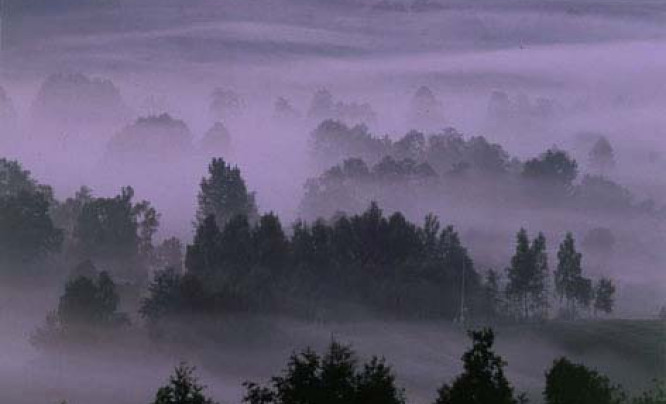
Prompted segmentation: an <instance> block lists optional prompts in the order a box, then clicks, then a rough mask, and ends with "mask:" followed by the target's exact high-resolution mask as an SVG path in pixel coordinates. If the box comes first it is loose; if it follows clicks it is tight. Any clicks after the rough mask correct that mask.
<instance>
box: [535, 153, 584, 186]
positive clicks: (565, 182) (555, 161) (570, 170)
mask: <svg viewBox="0 0 666 404" xmlns="http://www.w3.org/2000/svg"><path fill="white" fill-rule="evenodd" d="M577 175H578V164H577V163H576V161H575V160H573V159H572V158H571V157H569V155H568V154H567V153H566V152H564V151H562V150H557V149H551V150H548V151H546V152H545V153H543V154H542V155H541V156H539V157H538V158H534V159H531V160H528V161H526V162H525V165H524V168H523V176H524V177H525V178H528V179H531V180H535V181H538V182H540V183H542V184H544V185H554V186H558V187H570V186H571V183H572V182H573V180H574V179H576V176H577Z"/></svg>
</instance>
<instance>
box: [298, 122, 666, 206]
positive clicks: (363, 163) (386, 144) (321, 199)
mask: <svg viewBox="0 0 666 404" xmlns="http://www.w3.org/2000/svg"><path fill="white" fill-rule="evenodd" d="M312 156H313V161H316V162H317V163H318V164H319V165H320V168H322V169H326V171H324V173H323V174H321V175H320V176H319V177H316V178H312V179H311V180H310V181H309V182H308V184H307V186H306V193H305V195H304V198H303V201H302V203H301V213H302V215H303V216H304V217H308V218H312V217H319V216H324V217H329V216H331V215H333V214H335V213H336V212H337V211H346V212H359V211H360V210H361V209H363V208H364V207H365V206H367V203H368V202H369V200H371V199H376V200H377V201H378V202H380V203H385V204H388V205H390V206H394V207H395V208H396V209H399V210H405V209H409V207H410V206H412V205H414V204H417V205H421V204H423V201H428V200H432V199H442V198H444V199H445V200H447V201H449V202H450V203H453V204H456V203H458V204H469V203H473V204H481V205H483V204H484V203H485V204H487V203H489V201H498V200H500V201H502V202H503V203H504V204H505V205H507V206H508V205H512V206H523V207H532V208H544V207H546V208H551V207H557V208H569V209H594V210H601V211H610V212H617V211H621V212H623V214H640V213H649V214H657V215H662V216H663V214H664V212H666V211H665V210H664V208H663V207H662V208H659V207H656V206H655V205H654V202H652V201H649V200H648V201H642V202H639V201H636V200H635V198H634V197H633V196H632V194H631V193H630V192H629V191H628V190H627V189H626V188H624V187H623V186H621V185H619V184H617V183H616V182H614V181H612V180H611V179H609V177H608V174H609V171H610V169H611V168H612V167H613V165H614V154H613V149H612V146H611V145H610V143H609V142H608V140H607V139H606V138H604V137H600V138H599V139H598V140H597V142H596V143H595V145H594V146H593V148H592V149H591V150H590V155H589V159H590V161H589V165H588V166H589V169H590V173H589V174H585V175H584V176H582V178H580V179H578V178H579V171H580V170H579V164H578V163H577V162H576V161H575V160H574V159H573V158H572V157H571V156H570V155H569V154H568V153H566V152H565V151H563V150H559V149H555V148H553V149H550V150H547V151H545V152H544V153H543V154H541V155H540V156H537V157H535V158H532V159H529V160H526V161H521V160H519V159H517V158H515V157H511V156H510V155H509V154H508V153H507V152H506V151H505V150H504V149H503V148H502V147H501V146H500V145H498V144H494V143H490V142H488V141H487V140H486V139H485V138H484V137H483V136H473V137H469V138H465V137H464V136H463V135H462V134H461V133H459V132H457V131H456V130H455V129H453V128H448V129H445V130H443V131H440V132H437V133H434V134H430V135H426V134H424V133H423V132H419V131H410V132H409V133H407V134H406V135H405V136H404V137H402V138H400V139H399V140H395V141H394V140H391V139H389V138H388V137H375V136H373V135H372V134H371V133H370V132H369V131H368V128H367V127H366V126H364V125H356V126H348V125H346V124H345V123H342V122H339V121H334V120H327V121H324V122H322V123H321V124H320V125H319V126H318V127H317V129H316V130H315V131H314V132H313V134H312Z"/></svg>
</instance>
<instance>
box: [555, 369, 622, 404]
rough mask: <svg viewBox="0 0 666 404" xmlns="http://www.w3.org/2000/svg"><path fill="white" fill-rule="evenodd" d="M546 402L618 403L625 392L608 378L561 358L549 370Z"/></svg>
mask: <svg viewBox="0 0 666 404" xmlns="http://www.w3.org/2000/svg"><path fill="white" fill-rule="evenodd" d="M543 395H544V398H545V400H546V404H619V403H622V402H623V401H624V396H623V394H622V392H621V391H620V389H619V388H618V387H617V386H613V385H612V384H611V383H610V381H609V380H608V378H607V377H606V376H604V375H602V374H599V373H598V372H597V371H595V370H591V369H588V368H587V367H585V366H583V365H578V364H575V363H572V362H570V361H569V360H568V359H566V358H560V359H558V360H556V361H555V362H554V363H553V366H552V367H551V368H550V370H548V372H547V373H546V389H545V390H544V393H543Z"/></svg>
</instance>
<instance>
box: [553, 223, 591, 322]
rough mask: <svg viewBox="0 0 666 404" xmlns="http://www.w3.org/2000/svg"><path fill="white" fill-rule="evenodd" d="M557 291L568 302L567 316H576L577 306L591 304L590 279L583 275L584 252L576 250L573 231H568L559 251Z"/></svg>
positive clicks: (556, 278) (556, 274)
mask: <svg viewBox="0 0 666 404" xmlns="http://www.w3.org/2000/svg"><path fill="white" fill-rule="evenodd" d="M557 259H558V263H557V269H556V270H555V292H556V293H557V295H558V296H559V297H560V301H562V300H564V301H565V302H566V312H565V314H566V316H567V317H569V318H575V317H576V308H577V306H584V307H585V306H589V303H590V300H591V297H592V290H591V283H590V280H589V279H587V278H585V277H583V269H582V266H581V261H582V254H581V253H579V252H578V251H577V250H576V245H575V241H574V238H573V235H572V234H571V233H567V234H566V236H565V238H564V241H562V243H561V244H560V248H559V250H558V252H557Z"/></svg>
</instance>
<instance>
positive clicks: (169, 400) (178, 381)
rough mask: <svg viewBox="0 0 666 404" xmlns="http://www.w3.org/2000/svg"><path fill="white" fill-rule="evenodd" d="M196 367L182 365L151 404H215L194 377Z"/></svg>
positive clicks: (158, 391) (161, 388) (159, 390)
mask: <svg viewBox="0 0 666 404" xmlns="http://www.w3.org/2000/svg"><path fill="white" fill-rule="evenodd" d="M195 370H196V369H195V368H194V367H191V366H188V365H187V364H185V363H181V364H180V365H179V366H178V367H176V369H175V370H174V374H173V376H171V377H170V378H169V383H168V384H167V385H166V386H163V387H160V388H159V389H158V390H157V393H156V394H155V399H154V400H153V401H152V402H151V404H215V402H214V401H213V400H212V399H210V398H208V397H206V396H205V395H204V394H203V391H204V389H205V387H204V386H202V385H201V384H199V381H198V380H197V378H196V377H195V376H194V371H195Z"/></svg>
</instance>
